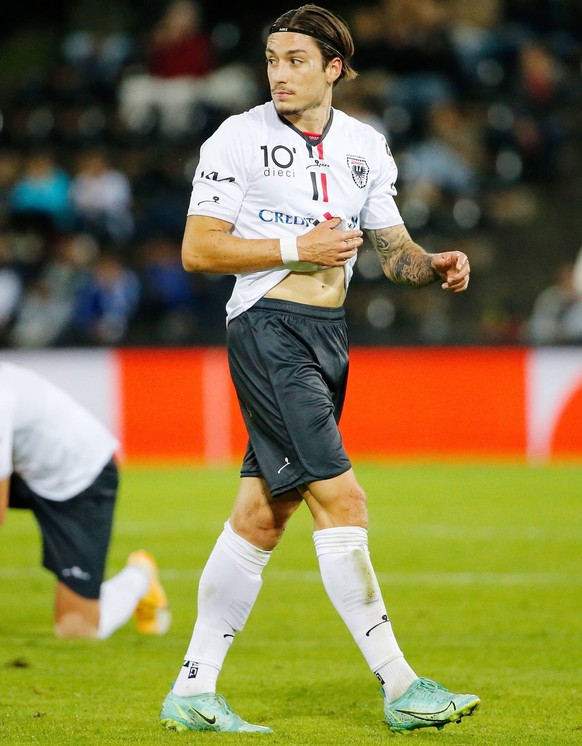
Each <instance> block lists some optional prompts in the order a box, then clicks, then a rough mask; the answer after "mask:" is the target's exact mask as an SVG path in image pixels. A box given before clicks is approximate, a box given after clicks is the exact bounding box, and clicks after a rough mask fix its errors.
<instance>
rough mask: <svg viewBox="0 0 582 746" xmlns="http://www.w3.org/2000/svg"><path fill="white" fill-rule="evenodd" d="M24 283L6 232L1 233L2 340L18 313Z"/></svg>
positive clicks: (0, 314) (0, 332)
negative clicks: (12, 258)
mask: <svg viewBox="0 0 582 746" xmlns="http://www.w3.org/2000/svg"><path fill="white" fill-rule="evenodd" d="M22 284H23V283H22V278H21V276H20V274H19V272H18V271H17V270H16V269H15V268H14V266H13V265H12V263H11V262H10V257H9V253H8V237H7V235H6V234H5V233H0V342H1V341H2V340H3V339H4V337H5V335H6V332H7V330H8V329H9V328H10V326H11V324H12V321H13V319H14V317H15V315H16V311H17V309H18V302H19V300H20V297H21V294H22Z"/></svg>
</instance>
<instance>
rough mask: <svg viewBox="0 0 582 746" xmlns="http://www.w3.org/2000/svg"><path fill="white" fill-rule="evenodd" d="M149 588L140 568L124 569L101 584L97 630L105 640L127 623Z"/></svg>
mask: <svg viewBox="0 0 582 746" xmlns="http://www.w3.org/2000/svg"><path fill="white" fill-rule="evenodd" d="M149 587H150V578H149V576H148V574H147V572H146V571H145V570H143V569H142V568H141V567H132V566H130V567H124V569H123V570H121V572H118V573H117V575H114V576H113V577H112V578H110V579H109V580H106V581H105V583H102V584H101V590H100V593H99V630H98V632H97V637H98V638H99V639H100V640H105V639H107V638H108V637H110V636H111V635H112V634H113V633H114V632H115V630H116V629H119V628H120V627H122V626H123V625H124V624H125V623H126V622H128V621H129V619H130V618H131V615H132V614H133V612H134V611H135V607H136V606H137V605H138V603H139V602H140V600H141V599H142V598H143V597H144V596H145V594H146V593H147V592H148V589H149Z"/></svg>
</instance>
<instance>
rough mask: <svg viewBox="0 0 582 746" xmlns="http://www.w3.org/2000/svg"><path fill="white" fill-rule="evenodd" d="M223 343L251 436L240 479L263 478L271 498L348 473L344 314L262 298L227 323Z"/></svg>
mask: <svg viewBox="0 0 582 746" xmlns="http://www.w3.org/2000/svg"><path fill="white" fill-rule="evenodd" d="M227 344H228V359H229V365H230V372H231V376H232V379H233V382H234V385H235V387H236V391H237V394H238V399H239V403H240V406H241V411H242V415H243V418H244V421H245V424H246V428H247V431H248V434H249V444H248V446H247V451H246V454H245V456H244V460H243V464H242V468H241V476H243V477H262V478H263V479H265V481H266V482H267V484H268V486H269V490H270V492H271V494H272V495H273V496H276V495H281V494H283V493H284V492H287V491H288V490H291V489H293V488H295V487H298V486H300V485H304V484H309V483H310V482H314V481H317V480H319V479H330V478H331V477H336V476H338V475H339V474H343V473H344V472H346V471H347V470H348V469H349V468H350V467H351V463H350V460H349V458H348V455H347V453H346V451H345V449H344V446H343V443H342V438H341V435H340V432H339V429H338V423H339V420H340V416H341V412H342V407H343V403H344V397H345V391H346V384H347V377H348V333H347V327H346V322H345V314H344V310H343V309H342V308H321V307H319V306H308V305H305V304H301V303H290V302H287V301H281V300H275V299H271V298H268V299H263V300H260V301H259V302H257V303H256V304H255V305H254V306H252V307H251V308H250V309H249V310H248V311H245V312H244V313H242V314H241V315H240V316H237V317H235V318H234V319H233V320H232V321H230V322H229V324H228V329H227Z"/></svg>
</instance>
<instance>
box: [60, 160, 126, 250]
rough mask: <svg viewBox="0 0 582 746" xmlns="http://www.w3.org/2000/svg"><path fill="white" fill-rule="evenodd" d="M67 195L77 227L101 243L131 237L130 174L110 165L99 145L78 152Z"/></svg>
mask: <svg viewBox="0 0 582 746" xmlns="http://www.w3.org/2000/svg"><path fill="white" fill-rule="evenodd" d="M70 196H71V201H72V205H73V208H74V211H75V223H76V229H77V230H80V231H86V232H88V233H90V234H91V235H93V236H95V238H97V239H98V240H99V241H100V242H102V243H109V242H114V243H123V242H124V241H129V240H130V239H131V238H132V235H133V230H134V221H133V214H132V186H131V182H130V180H129V178H128V177H127V176H126V175H125V174H124V173H123V172H122V171H119V170H118V169H117V168H114V167H113V166H112V165H111V162H110V160H109V158H108V156H107V155H106V154H105V152H104V151H103V150H102V149H97V148H92V149H87V150H84V151H82V152H81V154H80V155H79V156H78V159H77V169H76V172H75V173H74V175H73V179H72V183H71V190H70Z"/></svg>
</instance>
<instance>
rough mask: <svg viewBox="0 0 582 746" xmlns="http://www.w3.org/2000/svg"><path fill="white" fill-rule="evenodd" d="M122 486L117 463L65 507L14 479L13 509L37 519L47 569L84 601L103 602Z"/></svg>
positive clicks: (111, 465) (66, 501)
mask: <svg viewBox="0 0 582 746" xmlns="http://www.w3.org/2000/svg"><path fill="white" fill-rule="evenodd" d="M118 484H119V473H118V469H117V465H116V463H115V461H114V460H113V459H112V460H111V461H109V463H108V464H106V465H105V467H104V469H103V471H102V472H101V473H100V474H99V476H98V477H97V478H96V479H95V481H94V482H93V484H91V485H90V486H89V487H87V489H85V490H83V492H81V493H80V494H78V495H76V496H75V497H72V498H71V499H70V500H64V501H62V502H56V501H55V500H47V499H46V498H44V497H40V495H37V494H36V493H35V492H33V491H32V490H31V489H30V487H28V485H27V484H26V483H25V482H24V481H23V480H22V479H21V478H20V477H19V476H18V474H12V477H11V479H10V499H9V503H8V505H9V507H10V508H21V509H25V510H32V512H33V513H34V515H35V517H36V520H37V522H38V525H39V527H40V531H41V534H42V555H43V556H42V562H43V565H44V566H45V567H46V569H47V570H50V571H51V572H52V573H54V574H55V575H56V576H57V578H58V579H59V580H60V581H61V582H62V583H64V584H65V585H66V586H67V587H68V588H70V589H71V590H72V591H74V592H75V593H78V594H79V595H80V596H83V598H91V599H96V598H99V592H100V589H101V583H102V582H103V576H104V573H105V562H106V559H107V551H108V549H109V542H110V539H111V528H112V525H113V513H114V509H115V501H116V499H117V488H118Z"/></svg>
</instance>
